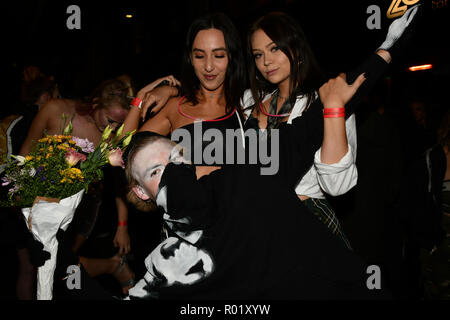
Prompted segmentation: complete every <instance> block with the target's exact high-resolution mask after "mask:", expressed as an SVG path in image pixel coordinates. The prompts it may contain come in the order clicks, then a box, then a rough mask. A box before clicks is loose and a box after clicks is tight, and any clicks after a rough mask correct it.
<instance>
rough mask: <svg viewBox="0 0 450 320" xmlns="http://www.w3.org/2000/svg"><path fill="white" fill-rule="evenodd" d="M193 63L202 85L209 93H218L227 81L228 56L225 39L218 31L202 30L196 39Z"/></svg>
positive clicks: (193, 46) (192, 56) (193, 48)
mask: <svg viewBox="0 0 450 320" xmlns="http://www.w3.org/2000/svg"><path fill="white" fill-rule="evenodd" d="M191 62H192V66H193V67H194V72H195V74H196V76H197V78H198V79H199V81H200V85H201V86H202V87H203V88H204V89H206V90H208V91H216V90H217V89H219V88H221V87H222V86H223V82H224V81H225V76H226V71H227V66H228V55H227V50H226V45H225V38H224V36H223V33H222V31H220V30H217V29H206V30H201V31H199V32H198V33H197V36H196V37H195V39H194V43H193V45H192V50H191Z"/></svg>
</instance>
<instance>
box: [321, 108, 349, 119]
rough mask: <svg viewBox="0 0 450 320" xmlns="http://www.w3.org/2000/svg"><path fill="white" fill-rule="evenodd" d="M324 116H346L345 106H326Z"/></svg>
mask: <svg viewBox="0 0 450 320" xmlns="http://www.w3.org/2000/svg"><path fill="white" fill-rule="evenodd" d="M323 117H324V118H342V117H345V108H324V109H323Z"/></svg>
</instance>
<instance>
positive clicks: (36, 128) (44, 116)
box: [20, 100, 61, 155]
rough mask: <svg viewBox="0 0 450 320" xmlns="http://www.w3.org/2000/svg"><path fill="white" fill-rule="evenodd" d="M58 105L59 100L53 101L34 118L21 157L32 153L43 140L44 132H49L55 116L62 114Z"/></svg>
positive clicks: (21, 150)
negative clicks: (36, 144) (36, 143)
mask: <svg viewBox="0 0 450 320" xmlns="http://www.w3.org/2000/svg"><path fill="white" fill-rule="evenodd" d="M58 103H59V102H58V100H51V101H50V102H49V103H47V104H46V105H45V106H43V107H42V109H41V110H39V112H38V114H37V115H36V116H35V117H34V119H33V122H32V123H31V127H30V129H29V130H28V135H27V138H26V139H25V141H24V143H23V144H22V147H21V149H20V155H26V154H28V153H30V151H31V149H32V147H33V144H34V143H35V142H36V141H37V140H39V139H40V138H42V136H43V135H44V130H46V129H47V130H48V128H49V126H50V121H51V118H52V117H54V116H55V114H58V115H59V114H60V112H61V109H60V108H59V104H58Z"/></svg>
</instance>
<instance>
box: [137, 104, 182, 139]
mask: <svg viewBox="0 0 450 320" xmlns="http://www.w3.org/2000/svg"><path fill="white" fill-rule="evenodd" d="M177 103H178V99H171V100H169V102H168V103H167V105H166V107H165V108H164V109H162V110H161V111H159V112H158V113H157V114H155V115H154V116H153V117H151V118H150V119H148V120H147V121H146V122H145V123H144V124H143V125H142V127H141V128H140V129H139V131H152V132H156V133H159V134H161V135H164V136H166V135H168V134H170V133H171V132H172V124H171V122H170V120H169V119H170V117H169V113H170V111H171V110H172V109H173V108H176V105H177Z"/></svg>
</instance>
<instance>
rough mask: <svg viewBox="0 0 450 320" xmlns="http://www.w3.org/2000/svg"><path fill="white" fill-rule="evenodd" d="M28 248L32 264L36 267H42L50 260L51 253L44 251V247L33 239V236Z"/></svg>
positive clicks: (28, 240) (28, 241) (29, 240)
mask: <svg viewBox="0 0 450 320" xmlns="http://www.w3.org/2000/svg"><path fill="white" fill-rule="evenodd" d="M26 247H27V249H28V252H29V253H30V262H31V264H32V265H33V266H35V267H41V266H43V265H44V263H45V261H47V260H48V259H50V253H49V252H48V251H45V250H44V245H43V244H42V243H41V242H40V241H38V240H36V239H34V238H33V236H32V235H30V237H28V239H27V242H26Z"/></svg>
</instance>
